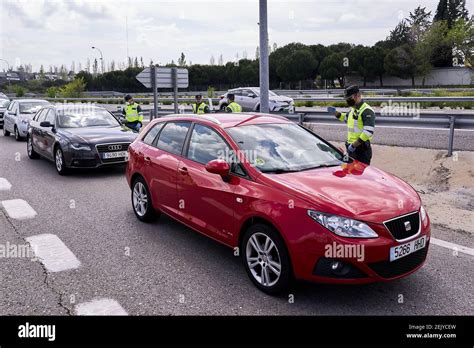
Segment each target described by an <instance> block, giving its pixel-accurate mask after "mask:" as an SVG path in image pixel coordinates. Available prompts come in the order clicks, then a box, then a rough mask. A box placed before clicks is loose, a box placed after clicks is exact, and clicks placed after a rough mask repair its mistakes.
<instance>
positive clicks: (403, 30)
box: [387, 19, 413, 49]
mask: <svg viewBox="0 0 474 348" xmlns="http://www.w3.org/2000/svg"><path fill="white" fill-rule="evenodd" d="M387 41H388V44H389V48H391V49H393V48H396V47H399V46H402V45H405V44H411V43H413V37H412V35H411V28H410V25H409V24H408V21H407V20H405V19H404V20H402V21H401V22H400V23H398V24H397V26H396V27H395V29H393V30H392V31H391V32H390V35H389V37H388V38H387Z"/></svg>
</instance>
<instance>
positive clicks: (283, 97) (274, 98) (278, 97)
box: [270, 95, 293, 102]
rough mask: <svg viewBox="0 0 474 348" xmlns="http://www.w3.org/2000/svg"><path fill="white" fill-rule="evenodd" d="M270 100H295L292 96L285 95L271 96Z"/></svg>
mask: <svg viewBox="0 0 474 348" xmlns="http://www.w3.org/2000/svg"><path fill="white" fill-rule="evenodd" d="M270 100H273V101H276V102H292V101H293V99H292V98H289V97H285V96H284V95H276V96H270Z"/></svg>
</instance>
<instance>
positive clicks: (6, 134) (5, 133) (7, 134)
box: [3, 125, 10, 137]
mask: <svg viewBox="0 0 474 348" xmlns="http://www.w3.org/2000/svg"><path fill="white" fill-rule="evenodd" d="M3 135H4V136H6V137H9V136H10V132H9V131H7V129H6V128H5V125H4V126H3Z"/></svg>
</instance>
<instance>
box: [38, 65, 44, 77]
mask: <svg viewBox="0 0 474 348" xmlns="http://www.w3.org/2000/svg"><path fill="white" fill-rule="evenodd" d="M39 79H40V80H44V67H43V64H41V66H40V69H39Z"/></svg>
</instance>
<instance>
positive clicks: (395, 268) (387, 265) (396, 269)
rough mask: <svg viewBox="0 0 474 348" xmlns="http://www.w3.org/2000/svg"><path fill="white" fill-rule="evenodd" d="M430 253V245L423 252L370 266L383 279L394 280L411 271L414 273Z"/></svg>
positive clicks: (370, 264) (419, 251)
mask: <svg viewBox="0 0 474 348" xmlns="http://www.w3.org/2000/svg"><path fill="white" fill-rule="evenodd" d="M427 252H428V244H427V245H426V246H425V247H424V248H423V249H421V250H418V251H415V252H414V253H413V254H410V255H407V256H405V257H402V258H401V259H398V260H395V261H392V262H390V261H382V262H375V263H369V264H368V266H369V267H370V268H371V269H372V270H373V271H374V272H376V273H377V274H378V275H380V276H381V277H383V278H393V277H396V276H399V275H402V274H405V273H408V272H410V271H413V270H414V269H415V268H417V267H418V266H419V265H421V264H422V263H423V261H424V260H425V259H426V254H427Z"/></svg>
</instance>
